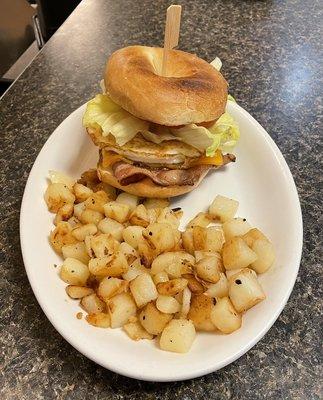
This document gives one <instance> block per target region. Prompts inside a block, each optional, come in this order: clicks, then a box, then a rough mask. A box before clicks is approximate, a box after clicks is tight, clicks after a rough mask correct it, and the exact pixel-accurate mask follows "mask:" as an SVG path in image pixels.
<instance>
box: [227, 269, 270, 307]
mask: <svg viewBox="0 0 323 400" xmlns="http://www.w3.org/2000/svg"><path fill="white" fill-rule="evenodd" d="M229 297H230V300H231V301H232V304H233V306H234V308H235V309H236V310H237V311H238V312H243V311H247V310H248V309H249V308H251V307H253V306H254V305H255V304H257V303H259V302H260V301H262V300H264V299H265V298H266V296H265V293H264V291H263V290H262V287H261V286H260V284H259V282H258V279H257V274H256V273H255V272H254V271H253V270H252V269H249V268H244V269H243V270H242V271H241V272H239V273H238V274H236V275H234V276H232V277H231V278H230V279H229Z"/></svg>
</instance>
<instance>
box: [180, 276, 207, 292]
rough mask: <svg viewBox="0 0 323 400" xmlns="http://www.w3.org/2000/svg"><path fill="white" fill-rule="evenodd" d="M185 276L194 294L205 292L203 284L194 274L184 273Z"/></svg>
mask: <svg viewBox="0 0 323 400" xmlns="http://www.w3.org/2000/svg"><path fill="white" fill-rule="evenodd" d="M183 278H185V279H187V281H188V284H187V287H188V288H189V290H190V291H191V292H192V293H193V294H201V293H203V292H204V287H203V285H202V284H201V283H200V282H199V281H198V280H197V279H196V278H195V276H194V275H192V274H184V275H183Z"/></svg>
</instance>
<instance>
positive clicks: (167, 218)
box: [157, 208, 183, 229]
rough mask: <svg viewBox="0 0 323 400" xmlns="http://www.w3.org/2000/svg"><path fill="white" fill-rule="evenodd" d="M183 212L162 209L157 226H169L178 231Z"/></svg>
mask: <svg viewBox="0 0 323 400" xmlns="http://www.w3.org/2000/svg"><path fill="white" fill-rule="evenodd" d="M182 216H183V211H182V210H178V211H173V210H171V209H170V208H163V209H162V210H161V211H160V213H159V215H158V218H157V222H158V223H159V224H170V225H171V226H172V227H173V228H174V229H178V227H179V224H180V221H181V218H182Z"/></svg>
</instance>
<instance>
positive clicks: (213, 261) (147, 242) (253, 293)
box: [44, 170, 275, 353]
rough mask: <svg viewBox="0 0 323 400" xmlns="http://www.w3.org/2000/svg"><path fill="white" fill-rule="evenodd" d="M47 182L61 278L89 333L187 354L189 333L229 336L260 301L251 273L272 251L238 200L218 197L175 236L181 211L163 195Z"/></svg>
mask: <svg viewBox="0 0 323 400" xmlns="http://www.w3.org/2000/svg"><path fill="white" fill-rule="evenodd" d="M50 181H51V183H50V184H49V186H48V188H47V190H46V193H45V196H44V197H45V201H46V203H47V206H48V209H49V211H50V212H54V213H56V216H55V218H54V221H53V222H54V224H55V225H56V227H55V228H54V229H53V231H52V232H51V233H50V243H51V245H52V247H53V248H54V250H55V251H56V252H57V253H59V254H60V255H61V256H62V258H63V262H62V266H61V268H60V272H59V276H60V277H61V279H62V280H63V281H64V282H65V283H66V284H67V286H66V294H67V295H68V297H69V298H70V299H74V300H79V302H80V306H81V307H82V309H83V310H84V311H85V312H86V313H87V315H86V318H85V320H86V321H87V323H89V324H90V325H92V326H93V327H99V328H106V329H107V328H112V329H115V328H121V327H122V328H123V329H124V331H125V332H126V334H127V335H128V337H129V338H130V339H132V340H135V341H138V340H145V339H146V340H151V339H153V338H156V337H157V336H158V343H159V346H160V348H161V349H162V350H165V351H171V352H177V353H185V352H188V351H189V350H190V348H191V346H192V345H193V342H194V340H195V337H196V331H207V332H209V333H208V334H210V335H214V340H216V334H217V332H221V333H222V334H230V333H232V332H234V331H236V330H238V329H240V327H241V326H242V319H243V313H245V312H246V311H247V310H248V309H250V308H251V307H253V306H255V305H256V304H258V303H259V302H261V301H263V300H264V299H265V298H266V295H265V293H264V291H263V289H262V287H261V285H260V283H259V281H258V275H257V274H262V273H264V272H266V271H267V270H268V269H269V268H270V267H271V266H272V265H273V263H274V260H275V250H274V246H273V245H272V243H271V242H270V241H269V239H268V238H267V236H266V235H264V234H263V233H262V232H261V231H260V230H259V229H257V228H254V227H252V225H251V224H250V221H247V220H246V219H245V218H239V217H236V212H237V210H238V206H239V203H238V202H237V201H236V200H233V199H229V198H226V197H224V196H220V195H219V196H216V198H215V199H214V201H213V202H212V204H211V205H210V207H209V211H208V213H206V212H200V213H198V214H197V215H196V216H195V217H194V218H192V219H191V220H190V222H189V223H188V224H187V226H186V229H185V230H183V231H181V230H180V229H179V227H180V220H181V217H182V215H183V211H182V210H181V209H180V208H178V209H171V206H170V202H169V200H168V199H153V198H151V199H140V198H139V197H137V196H134V195H130V194H128V193H119V194H118V193H117V192H116V190H115V188H112V187H110V186H109V185H107V184H103V183H102V182H100V181H99V180H98V178H97V176H96V174H95V170H90V171H86V172H84V173H83V174H82V177H81V179H79V180H78V181H77V182H75V181H74V180H73V179H72V178H70V177H68V176H66V175H65V174H63V173H61V172H55V171H51V172H50Z"/></svg>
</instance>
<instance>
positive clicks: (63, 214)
mask: <svg viewBox="0 0 323 400" xmlns="http://www.w3.org/2000/svg"><path fill="white" fill-rule="evenodd" d="M73 211H74V205H73V203H66V204H64V205H63V206H62V207H61V208H60V209H59V210H58V211H57V214H56V217H55V219H54V224H55V225H57V224H58V223H59V222H62V221H67V220H68V219H70V218H71V217H72V215H73Z"/></svg>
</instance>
